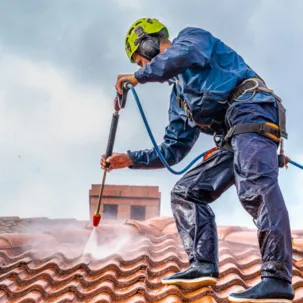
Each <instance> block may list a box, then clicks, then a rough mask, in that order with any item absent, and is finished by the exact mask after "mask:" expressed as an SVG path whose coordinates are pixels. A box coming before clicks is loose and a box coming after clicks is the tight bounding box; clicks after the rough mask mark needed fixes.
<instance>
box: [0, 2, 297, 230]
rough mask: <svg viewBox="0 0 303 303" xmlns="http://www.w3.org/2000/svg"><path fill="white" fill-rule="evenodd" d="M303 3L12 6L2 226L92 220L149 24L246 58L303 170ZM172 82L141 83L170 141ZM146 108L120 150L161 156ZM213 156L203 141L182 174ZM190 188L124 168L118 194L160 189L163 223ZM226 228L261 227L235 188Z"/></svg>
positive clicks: (5, 72)
mask: <svg viewBox="0 0 303 303" xmlns="http://www.w3.org/2000/svg"><path fill="white" fill-rule="evenodd" d="M302 11H303V2H302V1H301V0H297V1H295V0H287V1H286V0H284V1H283V0H255V1H253V2H252V1H242V0H229V1H226V0H212V1H202V0H191V1H180V0H166V1H159V0H153V1H144V0H141V1H139V0H111V1H103V0H87V1H79V0H53V1H39V0H36V1H34V0H27V1H24V0H19V1H18V0H16V1H6V0H0V203H1V204H0V205H1V213H0V216H19V217H49V218H76V219H80V220H88V219H89V207H88V203H89V202H88V201H89V200H88V195H89V189H90V187H91V184H98V183H100V182H101V180H102V171H101V169H100V165H99V161H100V157H101V155H102V154H103V153H105V149H106V144H107V138H108V134H109V127H110V121H111V117H112V112H113V99H114V97H115V94H116V92H115V89H114V85H115V80H116V77H117V75H118V74H124V73H133V72H135V71H136V70H137V69H138V67H137V66H136V65H133V64H131V63H130V62H129V61H128V58H127V56H126V54H125V51H124V37H125V34H126V32H127V30H128V28H129V26H130V25H131V24H132V23H133V22H134V21H135V20H136V19H138V18H141V17H152V18H157V19H158V20H160V21H161V22H163V23H165V24H166V25H167V27H168V28H169V32H170V36H171V38H172V39H173V38H175V37H176V36H177V35H178V33H179V31H180V30H182V29H183V28H185V27H187V26H195V27H201V28H203V29H206V30H208V31H210V32H211V33H212V34H213V35H215V36H216V37H218V38H220V39H221V40H223V41H224V42H225V43H226V44H228V45H229V46H230V47H232V48H233V49H234V50H236V51H237V52H238V53H239V54H240V55H241V56H242V57H244V59H245V61H246V62H247V63H248V64H249V65H250V66H251V67H252V68H253V69H254V70H255V71H256V72H257V73H258V74H260V76H261V77H262V78H264V79H265V81H266V82H267V84H268V86H269V87H270V88H272V89H274V91H275V92H276V93H277V94H278V95H279V96H280V97H282V99H283V101H284V105H285V107H286V109H287V123H288V125H287V128H288V133H289V140H287V142H285V149H286V153H287V155H289V156H290V157H291V158H292V159H293V160H294V161H297V162H299V163H303V151H302V150H303V143H302V142H303V126H302V124H301V123H300V122H301V121H302V114H303V110H302V108H303V102H302V87H303V85H302V84H303V80H302V76H301V71H302V69H303V59H302V48H303V21H302V17H301V13H300V12H302ZM170 89H171V87H169V86H168V85H167V84H161V83H152V84H145V85H138V86H137V92H138V95H139V97H140V98H141V100H142V106H143V108H144V110H145V112H146V115H147V118H148V121H149V123H150V126H151V129H152V131H153V132H154V135H155V138H156V140H157V142H158V143H161V141H162V138H163V135H164V129H165V126H166V125H167V123H168V115H167V110H168V104H169V95H170ZM150 147H151V142H150V140H149V138H148V135H147V132H146V130H145V129H144V125H143V122H142V120H141V118H140V115H139V111H138V109H137V107H136V104H135V102H134V99H133V98H132V97H131V96H129V97H128V104H127V106H126V108H125V109H124V110H123V111H121V115H120V120H119V127H118V131H117V136H116V141H115V148H114V150H115V151H116V152H126V151H127V150H140V149H145V148H150ZM211 147H213V141H212V138H211V137H208V136H206V135H201V136H200V138H199V140H198V142H197V143H196V145H195V146H194V148H193V149H192V151H191V152H190V154H189V155H188V156H187V157H186V158H185V159H184V160H183V161H182V162H181V163H179V164H178V165H176V166H175V167H174V168H175V169H177V170H179V169H181V168H183V167H184V166H185V165H187V164H188V163H189V162H190V161H191V160H192V159H193V158H194V157H195V156H197V155H198V154H199V153H202V152H204V151H205V150H207V149H209V148H211ZM179 178H180V176H178V175H173V174H171V173H170V172H169V171H167V170H165V169H160V170H154V171H148V172H146V171H143V170H137V171H134V170H130V169H128V168H127V169H123V170H115V171H112V172H110V173H109V174H108V176H107V184H123V185H151V186H159V190H160V192H161V197H162V199H161V215H163V216H171V215H172V213H171V207H170V192H171V189H172V188H173V186H174V184H175V183H176V182H177V180H178V179H179ZM302 180H303V171H300V170H299V169H298V168H295V167H293V166H292V167H289V168H288V170H286V169H282V170H280V176H279V183H280V186H281V189H282V192H283V196H284V198H285V202H286V205H287V208H288V212H289V216H290V220H291V228H303V223H302V215H301V214H302V213H303V186H302ZM211 206H212V207H213V209H214V212H215V214H216V221H217V224H218V225H241V226H249V227H253V226H254V225H253V223H252V219H251V217H250V216H249V215H248V214H247V213H246V212H245V210H244V209H243V207H242V206H241V204H240V202H239V200H238V198H237V194H236V191H235V188H234V187H233V188H231V189H229V190H228V191H227V192H226V193H224V194H223V195H222V196H221V197H220V198H219V199H218V200H217V201H215V202H214V203H213V204H212V205H211Z"/></svg>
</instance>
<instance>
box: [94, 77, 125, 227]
mask: <svg viewBox="0 0 303 303" xmlns="http://www.w3.org/2000/svg"><path fill="white" fill-rule="evenodd" d="M127 92H128V86H127V83H125V84H124V85H123V86H122V95H120V94H119V93H117V96H116V98H115V104H114V113H113V116H112V121H111V126H110V131H109V137H108V142H107V147H106V153H105V159H107V158H108V157H110V156H111V155H112V153H113V148H114V143H115V138H116V132H117V128H118V122H119V111H120V109H121V108H124V107H125V104H126V97H127ZM108 167H109V163H106V169H105V170H104V172H103V178H102V183H101V187H100V192H99V198H98V204H97V209H96V212H95V213H94V216H93V226H94V227H97V226H98V225H99V223H100V220H101V214H102V208H101V206H102V204H101V201H102V196H103V190H104V185H105V179H106V173H107V168H108Z"/></svg>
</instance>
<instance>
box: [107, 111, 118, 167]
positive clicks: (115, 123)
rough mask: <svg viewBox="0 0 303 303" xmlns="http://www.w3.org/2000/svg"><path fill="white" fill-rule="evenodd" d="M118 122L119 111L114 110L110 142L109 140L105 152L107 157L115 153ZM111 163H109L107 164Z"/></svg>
mask: <svg viewBox="0 0 303 303" xmlns="http://www.w3.org/2000/svg"><path fill="white" fill-rule="evenodd" d="M118 122H119V113H118V112H114V114H113V116H112V122H111V125H110V131H109V137H108V142H107V147H106V153H105V159H107V158H108V157H110V156H111V155H112V153H113V149H114V143H115V138H116V133H117V128H118ZM108 165H109V163H107V166H108Z"/></svg>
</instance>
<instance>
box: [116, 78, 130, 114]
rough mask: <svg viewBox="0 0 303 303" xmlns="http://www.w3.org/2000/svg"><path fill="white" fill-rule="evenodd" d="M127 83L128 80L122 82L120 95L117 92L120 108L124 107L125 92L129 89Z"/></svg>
mask: <svg viewBox="0 0 303 303" xmlns="http://www.w3.org/2000/svg"><path fill="white" fill-rule="evenodd" d="M128 85H129V82H124V83H123V84H122V95H120V94H119V93H117V98H118V103H119V107H120V109H121V108H124V107H125V105H126V99H127V93H128V91H129V87H128Z"/></svg>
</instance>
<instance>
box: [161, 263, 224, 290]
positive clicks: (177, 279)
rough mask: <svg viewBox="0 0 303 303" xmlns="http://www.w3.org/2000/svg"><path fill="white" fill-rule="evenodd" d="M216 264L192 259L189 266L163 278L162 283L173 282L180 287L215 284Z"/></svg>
mask: <svg viewBox="0 0 303 303" xmlns="http://www.w3.org/2000/svg"><path fill="white" fill-rule="evenodd" d="M218 277H219V270H218V266H217V265H216V264H214V263H209V262H199V261H194V262H192V263H191V265H190V267H189V268H187V269H186V270H184V271H181V272H178V273H176V274H174V275H172V276H170V277H167V278H163V279H162V283H163V284H174V285H178V286H180V287H181V288H195V287H198V286H199V287H202V286H210V285H214V284H216V282H217V280H218Z"/></svg>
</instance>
